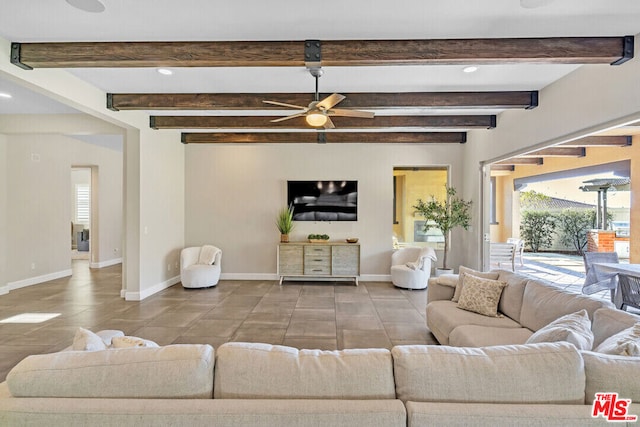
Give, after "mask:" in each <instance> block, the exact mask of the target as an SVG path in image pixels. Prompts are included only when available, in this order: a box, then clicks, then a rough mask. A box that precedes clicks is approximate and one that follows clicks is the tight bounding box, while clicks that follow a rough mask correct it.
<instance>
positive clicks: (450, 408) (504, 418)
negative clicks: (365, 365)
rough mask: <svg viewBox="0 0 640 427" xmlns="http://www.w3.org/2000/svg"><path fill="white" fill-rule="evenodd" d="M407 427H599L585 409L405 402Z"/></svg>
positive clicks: (599, 423)
mask: <svg viewBox="0 0 640 427" xmlns="http://www.w3.org/2000/svg"><path fill="white" fill-rule="evenodd" d="M407 425H409V426H410V427H413V426H447V427H468V426H473V427H496V426H517V427H541V426H545V427H549V426H555V427H589V426H603V425H607V423H603V420H602V418H600V419H597V418H592V417H591V407H590V406H587V405H553V404H549V405H543V404H538V405H527V404H510V405H504V404H500V403H494V404H487V403H465V404H464V405H461V404H460V403H457V402H453V403H442V402H438V403H432V402H407Z"/></svg>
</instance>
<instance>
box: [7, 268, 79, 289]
mask: <svg viewBox="0 0 640 427" xmlns="http://www.w3.org/2000/svg"><path fill="white" fill-rule="evenodd" d="M72 273H73V272H72V271H71V269H69V270H62V271H56V272H55V273H49V274H43V275H42V276H36V277H29V278H28V279H23V280H18V281H15V282H9V283H7V285H6V286H5V288H8V290H9V291H14V290H16V289H20V288H26V287H27V286H32V285H37V284H38V283H43V282H48V281H49V280H55V279H60V278H61V277H68V276H71V274H72Z"/></svg>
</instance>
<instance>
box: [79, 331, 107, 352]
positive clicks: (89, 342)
mask: <svg viewBox="0 0 640 427" xmlns="http://www.w3.org/2000/svg"><path fill="white" fill-rule="evenodd" d="M71 347H72V348H73V349H74V350H77V351H99V350H106V349H107V345H106V344H105V343H104V341H103V340H102V338H100V337H99V336H98V335H96V334H94V333H93V332H91V331H90V330H88V329H84V328H78V330H77V331H76V335H75V336H74V337H73V344H72V346H71Z"/></svg>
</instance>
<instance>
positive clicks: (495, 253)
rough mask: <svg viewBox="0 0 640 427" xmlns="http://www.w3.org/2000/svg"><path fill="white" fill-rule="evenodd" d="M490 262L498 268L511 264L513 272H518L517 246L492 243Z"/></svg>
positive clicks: (490, 246)
mask: <svg viewBox="0 0 640 427" xmlns="http://www.w3.org/2000/svg"><path fill="white" fill-rule="evenodd" d="M489 248H490V249H489V250H490V252H489V260H490V263H491V264H497V265H498V268H500V267H501V265H500V264H502V263H505V262H506V263H509V264H511V271H514V272H515V271H516V263H515V257H516V245H514V244H513V243H491V244H490V245H489Z"/></svg>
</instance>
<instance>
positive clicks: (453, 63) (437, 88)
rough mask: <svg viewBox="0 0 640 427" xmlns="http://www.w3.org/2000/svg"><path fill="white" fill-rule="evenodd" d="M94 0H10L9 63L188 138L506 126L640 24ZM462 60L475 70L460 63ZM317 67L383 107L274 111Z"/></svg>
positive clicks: (342, 137)
mask: <svg viewBox="0 0 640 427" xmlns="http://www.w3.org/2000/svg"><path fill="white" fill-rule="evenodd" d="M97 1H98V0H83V1H79V2H76V3H83V2H88V3H92V2H93V3H95V2H97ZM100 1H101V3H103V4H104V9H105V10H104V12H103V13H87V12H85V11H82V10H78V9H76V8H74V7H72V6H70V4H69V3H68V2H64V1H59V2H44V1H42V2H37V5H36V4H35V3H32V2H24V1H23V0H3V13H2V14H0V36H1V37H3V38H4V39H5V40H7V41H9V42H11V50H10V56H11V62H12V63H13V64H15V65H16V66H18V67H21V68H24V69H25V70H31V69H35V70H38V71H35V72H37V73H42V75H46V73H47V72H49V71H48V70H50V69H57V70H63V71H66V72H68V73H70V74H72V75H73V76H74V77H76V78H79V79H81V80H84V81H86V82H87V83H88V84H90V85H93V86H95V87H97V88H99V89H101V90H102V91H103V92H105V93H106V97H105V101H104V102H105V106H106V107H107V108H109V109H110V110H113V111H116V112H118V113H116V114H123V115H125V114H127V111H129V110H136V111H142V112H144V113H146V114H147V115H148V116H149V126H150V127H151V128H152V129H155V131H156V132H169V131H171V132H176V130H177V131H179V132H180V133H181V138H176V142H177V143H179V142H182V143H185V144H195V143H198V144H202V143H209V144H212V143H213V144H255V143H263V144H269V143H368V144H371V143H400V144H460V143H465V142H466V141H467V132H468V131H472V130H473V131H477V132H492V131H493V129H495V128H499V127H500V116H501V114H502V113H504V112H506V111H509V110H520V112H518V113H517V114H532V113H531V112H529V110H535V109H536V108H537V107H538V106H544V104H545V99H544V96H541V94H543V93H544V92H543V91H542V89H544V88H545V87H546V86H547V85H549V84H552V83H554V82H556V81H557V80H559V79H561V78H563V77H564V76H566V75H567V74H569V73H571V72H573V71H575V70H576V69H578V68H579V67H581V66H603V67H604V66H608V67H624V63H625V62H626V61H628V60H630V59H632V58H633V52H634V42H635V40H634V36H633V35H634V34H638V33H640V2H637V1H635V0H620V2H619V3H616V7H615V8H614V7H611V3H610V2H609V1H604V0H549V1H546V2H543V3H540V4H538V3H536V2H533V3H531V2H528V1H526V0H521V1H520V2H518V1H515V0H487V1H486V2H468V1H463V0H451V1H447V2H442V1H436V0H407V1H404V2H400V3H398V2H376V5H375V7H373V6H372V5H371V4H370V2H367V1H366V0H350V1H349V2H336V1H333V0H328V1H327V2H326V4H325V6H326V7H323V8H315V9H314V10H313V12H312V13H310V11H309V7H308V4H305V3H304V2H291V1H286V0H273V1H270V2H264V1H260V0H247V1H246V2H222V3H221V2H206V1H203V0H184V1H183V2H170V1H164V0H163V1H159V0H137V1H136V2H134V3H129V2H119V1H117V0H100ZM52 17H55V19H52ZM467 65H469V66H473V67H477V68H478V71H477V72H475V73H463V72H462V70H463V68H464V67H465V66H467ZM160 68H167V69H169V70H170V71H172V72H173V75H171V76H162V75H160V74H159V73H158V72H157V71H158V70H159V69H160ZM316 68H319V69H321V70H322V71H323V72H324V74H323V75H322V77H320V78H319V80H318V82H317V84H318V87H317V89H318V92H319V99H323V98H325V97H326V96H329V95H330V94H332V93H340V94H343V95H345V96H346V99H344V100H343V101H341V102H340V103H339V104H337V105H336V108H340V109H344V110H364V111H368V112H373V113H374V114H375V117H374V118H372V119H371V118H359V117H337V116H332V117H331V120H332V121H333V123H334V124H335V129H328V130H324V129H317V128H312V127H310V126H309V125H308V124H307V123H306V121H305V120H304V118H303V117H297V118H294V119H290V120H285V121H279V122H272V120H274V119H277V118H280V117H283V116H287V115H293V114H295V113H296V112H298V111H299V110H296V109H287V108H285V107H282V106H276V105H270V104H265V103H264V102H263V101H265V100H269V101H275V102H278V103H284V104H290V105H300V106H307V105H308V104H309V103H310V102H311V101H313V100H314V92H315V90H314V89H315V85H314V83H315V82H314V79H313V77H312V75H311V74H310V73H309V70H312V69H316ZM24 72H25V73H28V72H32V71H24ZM54 72H55V71H54ZM2 85H3V81H2V74H1V72H0V89H2ZM0 91H1V90H0ZM0 107H2V105H0ZM0 111H3V112H4V114H7V112H6V111H7V110H6V109H5V110H0ZM38 111H40V110H38ZM21 113H22V110H21ZM9 114H10V112H9ZM352 114H354V113H352ZM620 138H623V139H624V136H622V137H620ZM609 141H614V140H606V138H604V139H603V138H600V139H598V140H597V141H596V140H594V139H589V138H588V139H583V140H579V141H573V142H572V143H567V144H563V145H562V146H558V147H553V148H549V149H545V150H538V151H536V152H531V153H526V154H524V155H521V156H518V157H517V158H515V159H511V160H509V161H508V162H507V161H505V162H502V164H500V165H495V168H505V169H513V168H515V167H535V165H539V164H541V163H544V159H545V158H548V157H558V156H584V155H585V153H586V150H588V149H589V148H588V147H590V146H593V145H602V144H605V143H606V144H609V143H611V144H616V145H620V144H623V142H620V141H621V139H618V140H616V142H609ZM625 141H626V140H625ZM624 143H626V142H624ZM516 164H517V165H518V166H515V165H516Z"/></svg>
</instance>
